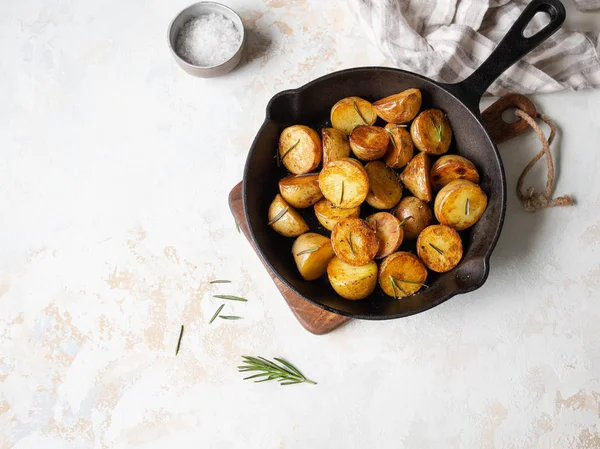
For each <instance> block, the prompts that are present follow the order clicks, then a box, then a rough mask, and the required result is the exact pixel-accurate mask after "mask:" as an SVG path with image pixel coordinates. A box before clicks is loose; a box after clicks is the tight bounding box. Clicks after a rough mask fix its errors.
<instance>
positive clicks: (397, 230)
mask: <svg viewBox="0 0 600 449" xmlns="http://www.w3.org/2000/svg"><path fill="white" fill-rule="evenodd" d="M367 223H369V226H371V227H372V228H373V229H374V230H375V234H377V237H378V238H379V251H377V254H376V255H375V258H377V259H382V258H384V257H387V256H389V255H390V254H392V253H393V252H395V251H397V250H398V248H400V245H401V244H402V240H403V238H404V230H403V229H402V227H401V226H400V222H399V221H398V219H397V218H396V217H394V216H393V215H392V214H390V213H389V212H377V213H376V214H373V215H369V216H368V217H367Z"/></svg>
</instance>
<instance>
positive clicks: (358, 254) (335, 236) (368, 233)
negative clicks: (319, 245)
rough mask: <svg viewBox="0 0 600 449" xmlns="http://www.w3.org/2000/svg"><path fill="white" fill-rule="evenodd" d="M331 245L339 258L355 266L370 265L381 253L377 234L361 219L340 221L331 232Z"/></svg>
mask: <svg viewBox="0 0 600 449" xmlns="http://www.w3.org/2000/svg"><path fill="white" fill-rule="evenodd" d="M331 243H332V245H333V251H334V252H335V255H336V256H337V257H339V258H340V259H342V260H343V261H344V262H346V263H348V264H350V265H355V266H360V265H366V264H368V263H369V262H370V261H372V260H373V259H374V258H375V255H376V254H377V251H379V238H378V237H377V234H375V231H374V230H373V228H371V226H369V224H368V223H367V222H366V221H365V220H363V219H361V218H344V219H343V220H340V221H339V222H338V223H337V224H336V225H335V226H334V228H333V231H331Z"/></svg>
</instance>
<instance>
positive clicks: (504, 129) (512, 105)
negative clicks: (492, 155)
mask: <svg viewBox="0 0 600 449" xmlns="http://www.w3.org/2000/svg"><path fill="white" fill-rule="evenodd" d="M515 109H521V110H522V111H525V112H526V113H527V114H529V115H530V116H531V117H535V116H536V115H537V111H536V109H535V105H534V104H533V103H532V102H531V100H530V99H529V98H527V97H526V96H524V95H520V94H508V95H505V96H503V97H501V98H500V99H498V100H497V101H496V102H495V103H493V104H492V105H490V106H489V107H488V108H487V109H486V110H485V111H483V112H482V113H481V118H482V120H483V121H484V123H485V127H486V129H487V131H488V133H489V134H490V136H491V137H492V140H493V141H494V143H496V144H499V143H502V142H505V141H507V140H510V139H512V138H513V137H516V136H517V135H519V134H521V133H522V132H524V131H526V130H528V129H530V128H529V125H528V124H527V122H525V121H524V120H521V119H518V120H515V121H514V122H512V123H509V122H507V121H506V120H504V117H503V115H504V114H505V113H508V112H509V111H511V110H512V111H514V110H515ZM513 115H514V114H513Z"/></svg>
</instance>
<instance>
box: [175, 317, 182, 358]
mask: <svg viewBox="0 0 600 449" xmlns="http://www.w3.org/2000/svg"><path fill="white" fill-rule="evenodd" d="M181 337H183V324H182V325H181V330H180V331H179V339H178V340H177V348H175V355H177V354H179V348H180V347H181Z"/></svg>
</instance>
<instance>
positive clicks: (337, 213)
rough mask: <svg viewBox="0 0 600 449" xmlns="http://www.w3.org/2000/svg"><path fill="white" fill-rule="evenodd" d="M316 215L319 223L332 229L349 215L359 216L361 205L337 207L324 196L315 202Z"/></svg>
mask: <svg viewBox="0 0 600 449" xmlns="http://www.w3.org/2000/svg"><path fill="white" fill-rule="evenodd" d="M315 215H316V216H317V220H319V223H321V224H322V225H323V227H324V228H325V229H328V230H330V231H331V230H333V227H334V226H335V225H336V224H337V222H338V221H340V220H342V219H344V218H349V217H359V216H360V206H357V207H352V208H350V209H344V208H342V207H336V206H335V205H334V204H332V203H331V201H329V200H328V199H325V198H323V199H322V200H321V201H319V202H318V203H317V204H315Z"/></svg>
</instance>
